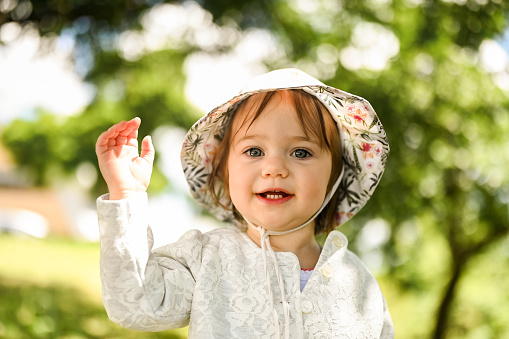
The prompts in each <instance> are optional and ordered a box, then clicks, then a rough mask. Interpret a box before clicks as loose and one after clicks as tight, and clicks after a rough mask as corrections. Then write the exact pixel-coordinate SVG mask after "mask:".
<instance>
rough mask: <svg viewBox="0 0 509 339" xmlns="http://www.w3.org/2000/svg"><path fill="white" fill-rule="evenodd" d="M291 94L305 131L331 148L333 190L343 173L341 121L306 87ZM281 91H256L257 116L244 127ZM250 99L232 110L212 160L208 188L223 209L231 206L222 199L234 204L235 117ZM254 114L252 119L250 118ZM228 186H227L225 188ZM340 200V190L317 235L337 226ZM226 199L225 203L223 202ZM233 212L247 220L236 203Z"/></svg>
mask: <svg viewBox="0 0 509 339" xmlns="http://www.w3.org/2000/svg"><path fill="white" fill-rule="evenodd" d="M287 91H289V92H290V93H291V97H292V102H293V105H294V108H295V111H296V112H297V118H298V120H299V123H300V125H301V127H302V130H303V131H304V133H305V134H306V136H307V137H309V135H308V133H310V134H311V136H313V137H314V138H315V139H316V140H318V142H319V145H320V147H321V148H322V149H327V150H328V151H329V152H330V153H331V159H332V168H331V173H330V178H329V182H328V184H327V194H328V193H329V192H330V191H331V190H332V187H333V186H334V183H335V182H336V180H337V178H338V177H339V175H340V173H341V169H342V167H343V161H342V152H341V141H340V138H339V132H338V128H337V124H336V122H335V121H334V119H333V118H332V116H331V114H330V113H329V110H328V109H327V108H326V107H325V106H324V104H323V103H322V102H320V100H318V98H316V97H315V96H313V95H312V94H309V93H307V92H304V91H303V90H287ZM276 93H277V91H270V92H262V93H257V94H253V95H252V96H251V97H250V98H252V97H255V96H256V97H259V99H258V98H257V100H256V102H255V104H256V103H257V104H258V105H257V107H255V105H253V107H251V108H250V109H251V110H254V112H255V113H254V115H249V114H245V115H244V121H242V123H241V126H243V125H244V124H246V123H248V124H249V126H248V128H249V127H250V126H251V125H252V124H253V123H254V122H255V120H256V119H257V118H258V117H259V116H260V114H261V113H262V112H263V110H264V109H265V107H266V106H267V105H268V103H269V102H270V101H271V100H272V99H273V97H274V95H275V94H276ZM247 102H248V99H245V100H243V101H242V102H240V103H239V104H238V106H237V107H236V108H235V111H234V112H232V113H231V115H230V119H229V121H228V123H227V124H226V127H225V133H224V137H223V140H222V141H221V143H220V144H219V146H218V149H217V150H216V152H215V155H214V157H213V159H212V172H211V173H210V175H209V179H208V180H209V181H208V189H209V192H210V193H211V195H212V196H213V197H214V198H215V199H216V201H217V203H219V204H220V205H221V206H223V208H226V209H227V208H228V207H227V206H225V204H224V200H222V198H227V200H228V204H231V199H230V197H229V194H228V191H229V189H228V166H227V163H228V155H229V151H230V146H231V142H232V140H233V137H234V133H235V132H234V131H232V125H233V120H234V119H235V116H237V117H238V116H239V115H238V114H236V113H237V112H239V111H243V110H244V109H246V108H247V107H246V106H247ZM250 116H252V118H249V117H250ZM223 188H224V189H223ZM338 200H339V189H338V190H336V192H335V193H334V195H333V197H332V199H331V200H330V201H329V203H328V204H327V206H326V207H325V208H324V209H323V210H322V212H321V213H320V214H319V215H318V216H317V217H316V219H315V234H320V233H327V232H330V231H332V230H333V229H334V228H335V227H336V225H337V224H336V207H337V205H338ZM221 201H223V202H221ZM232 212H233V215H234V217H235V219H237V220H238V221H240V222H244V219H243V217H242V215H240V213H239V211H237V209H236V208H235V206H233V210H232Z"/></svg>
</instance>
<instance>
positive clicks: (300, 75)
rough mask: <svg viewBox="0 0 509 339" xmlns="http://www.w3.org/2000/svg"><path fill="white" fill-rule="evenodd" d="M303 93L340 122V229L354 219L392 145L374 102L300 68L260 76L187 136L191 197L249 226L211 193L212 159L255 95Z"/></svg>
mask: <svg viewBox="0 0 509 339" xmlns="http://www.w3.org/2000/svg"><path fill="white" fill-rule="evenodd" d="M285 89H300V90H303V91H305V92H307V93H310V94H312V95H314V96H315V97H316V98H318V99H319V100H320V101H321V102H322V103H323V104H324V105H325V107H327V109H328V110H329V112H330V114H331V115H332V117H333V118H334V121H335V122H336V123H337V126H338V131H339V135H340V140H341V147H342V156H343V176H342V178H341V182H340V185H339V190H340V193H339V194H340V196H339V203H338V206H337V209H336V221H337V225H338V226H339V225H341V224H343V223H345V222H346V221H347V220H349V219H350V218H351V217H353V216H354V215H355V214H356V213H357V212H358V211H359V210H360V209H361V208H362V207H363V206H364V205H365V204H366V202H367V201H368V200H369V198H370V197H371V195H372V194H373V191H374V190H375V188H376V187H377V185H378V183H379V182H380V179H381V177H382V174H383V172H384V169H385V164H386V161H387V156H388V154H389V142H388V140H387V136H386V134H385V130H384V128H383V126H382V124H381V122H380V120H379V119H378V116H377V114H376V113H375V111H374V110H373V108H372V107H371V105H370V103H369V102H368V101H367V100H365V99H363V98H361V97H358V96H356V95H353V94H350V93H347V92H344V91H342V90H339V89H336V88H333V87H330V86H327V85H325V84H323V83H322V82H320V81H318V80H317V79H315V78H313V77H311V76H310V75H308V74H306V73H304V72H302V71H300V70H297V69H281V70H276V71H272V72H269V73H266V74H263V75H260V76H258V77H256V78H254V79H253V80H252V81H251V82H249V83H248V84H247V85H246V86H245V87H244V88H243V89H242V90H241V91H240V93H239V94H238V95H236V96H234V97H233V98H232V99H231V100H228V101H227V102H225V103H224V104H222V105H219V106H218V107H216V108H214V109H213V110H212V111H210V112H209V113H208V114H207V115H205V116H204V117H203V118H201V119H200V120H199V121H198V122H196V123H195V124H194V125H193V127H192V128H191V129H190V130H189V132H188V133H187V136H186V138H185V140H184V143H183V146H182V152H181V161H182V168H183V170H184V174H185V177H186V180H187V183H188V185H189V188H190V191H191V195H192V196H193V197H194V198H195V199H196V200H197V201H198V202H199V203H200V204H201V205H202V206H203V207H204V208H205V209H206V210H207V211H209V212H210V213H211V214H213V215H214V216H215V217H217V218H218V219H219V220H220V221H224V222H226V223H229V224H234V225H235V226H236V227H239V228H241V229H243V228H245V227H246V226H245V225H244V224H242V223H239V222H237V221H236V220H235V218H234V215H233V211H232V206H231V202H229V201H226V200H225V201H223V203H224V204H223V205H225V206H226V208H225V207H223V206H221V204H219V203H218V202H217V200H216V199H214V197H213V196H212V195H211V194H210V192H209V190H208V177H209V174H210V173H211V172H212V157H213V155H214V152H215V151H216V149H217V147H218V145H219V144H220V142H221V141H222V139H223V136H224V133H225V128H226V126H227V123H228V121H229V119H230V118H231V116H232V114H235V111H236V107H237V106H238V104H239V103H240V102H242V101H243V100H246V99H247V98H248V97H249V96H251V95H253V94H256V93H260V92H268V91H276V90H285Z"/></svg>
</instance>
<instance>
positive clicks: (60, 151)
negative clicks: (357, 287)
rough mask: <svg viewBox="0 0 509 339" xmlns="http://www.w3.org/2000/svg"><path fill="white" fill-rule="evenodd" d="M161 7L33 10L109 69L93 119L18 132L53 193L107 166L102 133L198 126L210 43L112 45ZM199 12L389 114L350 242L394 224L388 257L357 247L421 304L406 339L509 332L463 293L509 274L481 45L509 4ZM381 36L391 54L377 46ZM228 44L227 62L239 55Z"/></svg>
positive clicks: (347, 4)
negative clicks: (256, 31) (381, 152)
mask: <svg viewBox="0 0 509 339" xmlns="http://www.w3.org/2000/svg"><path fill="white" fill-rule="evenodd" d="M23 3H27V2H26V1H25V2H19V4H18V6H21V4H23ZM157 3H159V1H149V0H147V1H142V0H139V1H134V0H133V1H107V2H97V1H90V0H81V1H64V0H54V1H45V2H39V1H32V2H31V4H32V5H33V10H32V11H31V12H30V13H29V15H28V16H26V17H21V18H18V19H19V20H18V21H21V22H28V21H30V22H35V23H36V24H37V25H38V27H39V30H40V32H41V33H42V34H49V32H57V33H61V32H63V31H66V30H69V29H74V31H75V32H77V33H75V36H76V38H77V39H78V42H79V44H81V46H85V47H86V50H87V51H88V53H90V54H91V55H92V56H93V67H92V68H91V70H90V71H89V72H88V73H87V80H88V81H90V82H92V83H93V84H94V85H95V86H96V88H97V96H96V99H95V101H94V102H93V103H92V104H91V105H90V107H88V108H87V109H86V111H85V112H84V113H83V114H82V115H80V116H77V117H73V118H70V119H67V120H65V121H59V120H58V119H57V118H55V117H53V116H51V115H49V114H47V113H41V115H40V117H39V119H38V120H37V121H33V122H26V121H15V122H13V123H12V124H11V125H10V126H8V127H7V128H6V129H5V130H4V134H3V140H4V142H5V143H6V144H7V146H8V147H10V149H11V150H12V151H13V154H14V155H15V157H16V160H17V162H18V163H19V164H20V165H22V166H25V167H26V168H29V169H31V171H32V172H33V173H34V175H35V176H36V177H37V182H38V183H44V182H46V180H47V172H48V170H49V168H50V166H54V165H55V164H59V165H61V166H62V167H63V168H65V169H66V170H67V171H72V170H73V169H74V168H75V167H76V166H77V164H79V162H81V161H85V160H87V161H90V162H94V160H93V157H94V156H93V143H94V141H95V138H96V136H97V135H98V133H99V131H101V130H103V129H104V128H105V127H106V126H108V125H109V124H111V123H113V122H115V121H118V120H120V119H125V118H127V117H131V116H133V115H138V116H141V117H142V119H143V121H144V125H143V128H144V129H145V130H144V131H142V133H143V134H145V133H147V132H150V131H152V130H153V129H154V128H155V127H156V126H158V125H160V124H176V125H179V126H183V127H188V126H189V125H190V124H191V122H192V121H193V120H194V118H195V117H196V112H195V111H194V110H193V108H192V107H191V106H190V105H189V104H188V103H187V102H186V101H185V99H183V98H184V93H183V86H184V82H185V76H184V74H183V71H182V65H183V62H184V60H185V57H186V56H187V55H188V54H189V53H190V52H192V51H194V50H196V46H193V45H192V44H187V45H186V44H185V45H184V46H185V48H180V47H179V48H178V49H172V48H166V49H164V50H161V51H157V52H151V53H147V54H144V56H143V57H141V58H140V59H139V60H135V61H128V60H125V59H124V58H122V56H120V54H119V53H118V51H117V50H116V49H115V48H114V47H112V46H111V45H108V44H105V41H114V40H115V39H114V37H115V36H117V35H118V34H120V33H121V32H123V31H125V30H128V29H129V30H136V29H141V26H140V20H139V19H140V16H141V15H143V13H144V11H145V10H147V9H149V8H151V7H152V6H154V5H156V4H157ZM198 3H199V4H200V5H201V6H202V7H203V8H204V9H206V10H208V11H209V12H210V13H211V14H212V17H213V20H214V22H216V23H217V24H218V25H222V24H223V23H225V22H232V21H233V22H235V24H236V26H237V27H238V28H239V29H241V30H242V29H248V28H250V27H258V28H263V29H267V30H269V31H270V32H271V33H272V34H273V35H274V36H275V37H276V39H277V41H278V43H279V44H280V45H281V46H282V49H283V50H284V57H282V58H279V59H271V60H266V63H267V66H268V68H277V67H288V66H297V67H300V68H303V69H304V70H305V71H308V72H310V73H312V74H313V75H315V76H317V77H319V78H322V79H323V80H324V81H325V82H326V83H328V84H331V85H333V86H336V87H338V88H341V89H343V90H346V91H349V92H352V93H355V94H358V95H360V96H363V97H365V98H367V99H368V100H369V101H370V102H371V104H372V105H373V106H374V107H375V110H376V111H377V112H378V113H379V115H380V118H381V120H382V122H383V123H384V126H385V127H386V129H387V134H388V136H389V141H390V142H391V154H390V157H389V164H388V168H387V171H386V173H385V174H384V178H383V180H382V183H381V185H380V187H379V188H378V189H377V192H376V193H375V195H374V197H373V199H372V200H371V201H370V203H369V204H368V206H367V207H366V208H365V209H364V210H363V212H362V213H360V215H359V216H358V217H356V218H354V220H352V222H350V223H348V224H347V225H346V226H345V232H349V235H350V237H351V238H352V239H353V240H355V239H356V238H360V237H362V234H363V230H364V229H365V225H367V223H368V221H369V220H372V219H374V218H381V219H383V220H385V221H386V222H387V223H388V224H389V225H390V232H391V235H392V236H391V237H390V238H389V240H388V241H386V242H384V243H382V244H380V245H379V247H376V248H370V249H368V250H367V249H366V248H363V247H362V243H361V242H360V241H359V242H355V241H354V242H353V246H354V247H355V246H357V249H358V251H359V252H360V253H363V254H364V255H366V256H369V255H372V254H380V253H381V254H382V255H383V257H384V263H386V264H385V265H384V266H383V269H382V271H381V272H382V273H383V276H384V277H385V278H383V279H382V281H383V282H385V283H384V286H385V285H386V284H387V285H389V286H390V288H389V290H390V291H393V293H394V294H395V295H398V296H409V297H407V298H406V299H405V300H408V304H407V306H406V307H409V308H410V305H413V309H412V310H411V311H410V312H409V311H408V309H405V308H404V307H403V306H402V307H401V308H400V309H397V310H396V312H395V314H396V315H397V317H398V318H396V321H397V320H399V319H403V318H405V319H407V321H406V322H405V321H403V320H402V321H401V323H400V324H401V325H400V326H401V328H402V331H403V333H405V334H406V337H412V336H415V337H423V336H433V337H435V338H445V337H448V338H463V337H466V336H467V334H468V333H470V332H471V333H485V334H484V335H485V337H503V336H504V335H507V334H508V333H509V327H508V326H507V325H505V326H504V325H500V324H501V321H502V323H503V321H504V320H505V323H506V324H507V322H508V320H509V319H508V318H507V314H500V313H498V312H497V311H496V309H494V308H490V307H487V306H486V305H485V304H482V301H479V300H476V301H475V302H474V303H473V304H469V303H468V302H466V301H465V300H466V299H464V294H463V293H464V292H463V288H464V286H472V284H474V283H473V282H472V281H473V280H474V279H475V270H474V269H473V268H472V267H478V266H475V265H477V264H476V263H478V262H483V260H484V261H485V260H486V258H488V257H490V256H495V255H496V254H495V253H498V254H497V255H498V256H500V255H502V257H501V258H498V259H499V260H500V262H502V263H506V264H507V261H508V257H509V255H508V254H507V252H504V253H505V254H500V253H499V248H500V246H501V244H503V242H504V241H505V242H507V233H508V230H509V220H508V210H509V209H508V203H509V174H508V172H507V170H506V168H507V167H508V165H509V164H508V158H509V157H508V154H507V151H506V148H507V137H506V135H507V133H508V132H509V116H508V114H507V113H508V107H509V98H508V95H507V92H504V91H503V90H502V89H501V88H500V87H498V86H497V85H496V84H495V82H494V80H493V76H492V74H489V73H487V72H486V71H484V70H483V69H482V68H481V67H480V63H479V48H480V46H481V44H482V43H483V42H484V41H486V40H487V39H495V38H497V37H499V36H500V35H501V34H502V33H503V32H504V30H505V29H507V23H508V21H507V14H508V9H509V4H508V2H506V1H502V0H487V1H477V0H464V1H459V0H458V1H453V0H447V1H446V0H442V1H438V0H393V1H375V0H343V1H333V0H330V1H327V0H322V1H297V0H295V1H282V0H281V1H269V0H262V1H254V0H253V1H250V0H247V1H212V0H211V1H208V0H201V1H199V2H198ZM12 11H16V8H13V9H12V10H11V12H7V11H4V12H3V14H1V16H0V23H6V22H8V21H10V20H16V15H12ZM20 12H21V11H20ZM360 27H364V28H365V29H364V30H361V29H360ZM366 32H368V33H370V34H372V36H370V35H369V34H367V33H366ZM375 33H378V35H377V34H375ZM373 36H374V37H373ZM105 37H106V38H105ZM108 37H110V39H109V40H108ZM111 37H113V38H111ZM379 37H381V38H384V39H385V40H384V39H382V40H383V41H388V42H389V43H391V44H389V43H388V44H387V45H386V46H382V48H380V47H379V48H378V49H372V47H373V46H376V44H377V38H379ZM392 37H395V38H396V39H395V40H394V39H393V40H391V39H392ZM394 41H396V42H394ZM224 47H225V46H220V47H218V48H217V49H216V50H214V51H213V52H215V53H220V52H224ZM227 47H228V46H227ZM394 48H396V53H393V54H390V53H389V52H390V51H391V50H392V49H394ZM209 52H210V51H209ZM347 52H350V57H349V54H348V53H347ZM352 53H354V54H352ZM355 53H357V54H355ZM366 53H371V55H370V56H371V58H374V57H376V56H377V55H375V54H376V53H380V55H382V56H383V55H387V57H386V59H387V60H386V62H385V64H384V65H383V66H382V67H379V66H377V65H375V66H373V65H371V66H370V64H369V63H365V64H362V62H363V61H366V60H361V59H363V58H366V55H367V54H366ZM384 53H389V54H384ZM352 55H353V56H354V57H353V60H352ZM368 61H369V60H368ZM366 62H367V61H366ZM359 63H360V64H359ZM359 65H360V66H359ZM55 131H58V132H55ZM78 137H79V139H78ZM78 140H79V141H78ZM499 267H503V266H499ZM503 281H504V280H503ZM505 282H507V280H505ZM474 285H475V284H474ZM389 294H390V293H389ZM429 296H431V297H429ZM395 298H397V297H395ZM476 303H477V304H476ZM415 308H420V310H416V309H415ZM463 311H465V312H467V313H469V314H470V315H471V317H472V318H473V319H474V320H475V321H472V322H471V323H470V324H467V323H465V322H464V321H462V320H461V319H460V317H459V316H458V313H459V312H463ZM434 319H435V320H434ZM479 319H484V320H486V321H487V322H488V323H489V324H490V327H489V328H488V329H486V328H485V327H483V322H482V321H479ZM500 319H502V320H500ZM414 322H415V323H417V322H419V326H413V325H412V324H413V323H414ZM491 324H493V326H491ZM396 326H398V322H396ZM482 331H484V332H482ZM486 333H487V334H486Z"/></svg>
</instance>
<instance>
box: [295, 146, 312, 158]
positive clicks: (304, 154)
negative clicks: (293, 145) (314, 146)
mask: <svg viewBox="0 0 509 339" xmlns="http://www.w3.org/2000/svg"><path fill="white" fill-rule="evenodd" d="M291 155H292V156H294V157H296V158H299V159H304V158H307V157H310V156H311V153H309V152H308V151H306V150H305V149H301V148H299V149H296V150H295V151H293V152H292V154H291Z"/></svg>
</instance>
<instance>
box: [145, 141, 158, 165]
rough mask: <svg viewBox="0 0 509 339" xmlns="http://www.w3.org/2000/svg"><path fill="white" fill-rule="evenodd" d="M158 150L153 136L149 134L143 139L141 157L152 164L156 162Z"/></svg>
mask: <svg viewBox="0 0 509 339" xmlns="http://www.w3.org/2000/svg"><path fill="white" fill-rule="evenodd" d="M155 154H156V151H155V149H154V145H153V144H152V137H151V136H150V135H147V136H146V137H145V138H143V140H142V141H141V157H142V158H143V159H145V160H147V161H148V162H149V163H150V164H153V163H154V157H155Z"/></svg>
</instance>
